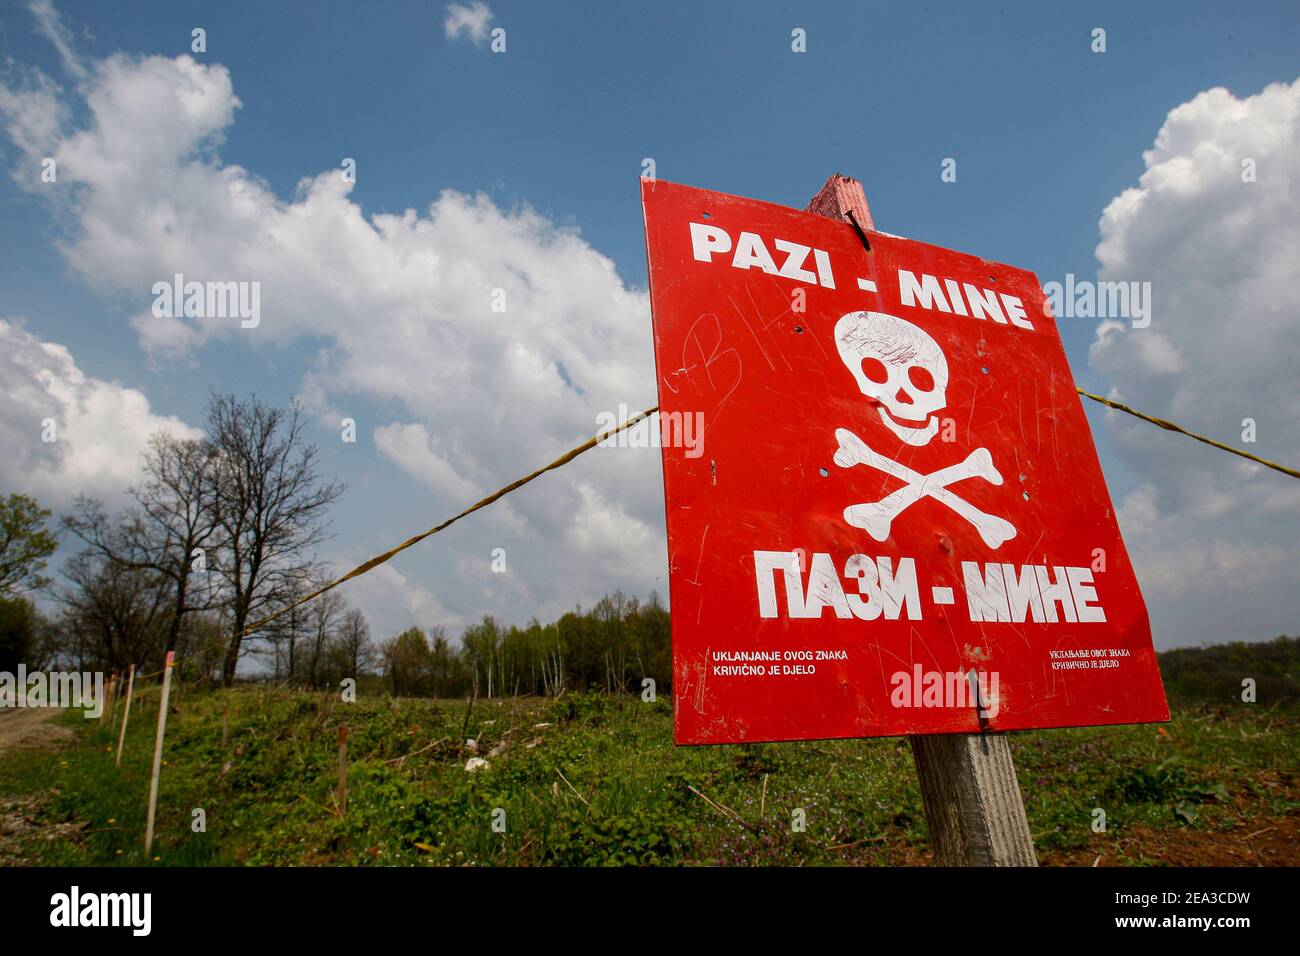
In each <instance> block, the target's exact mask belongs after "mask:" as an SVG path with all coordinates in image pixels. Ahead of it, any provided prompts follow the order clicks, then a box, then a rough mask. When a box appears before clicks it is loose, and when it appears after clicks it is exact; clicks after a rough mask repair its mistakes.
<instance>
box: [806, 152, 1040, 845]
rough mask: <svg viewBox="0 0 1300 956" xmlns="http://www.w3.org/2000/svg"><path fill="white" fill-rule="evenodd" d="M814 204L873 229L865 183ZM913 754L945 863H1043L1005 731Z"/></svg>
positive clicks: (841, 179)
mask: <svg viewBox="0 0 1300 956" xmlns="http://www.w3.org/2000/svg"><path fill="white" fill-rule="evenodd" d="M807 211H808V212H811V213H815V214H817V215H819V216H826V217H827V218H828V219H836V220H840V221H842V222H848V223H851V224H852V225H853V226H854V227H855V228H856V229H857V230H858V231H859V233H861V234H862V236H863V239H864V240H865V238H866V233H867V232H869V231H872V230H873V229H874V228H875V226H874V225H873V223H872V220H871V210H870V208H869V207H868V206H867V197H866V194H865V193H863V191H862V183H860V182H858V181H857V180H856V179H851V178H849V177H848V176H841V175H839V174H838V173H837V174H835V175H834V176H831V178H830V179H828V180H826V185H824V186H823V187H822V188H821V191H820V192H819V193H818V194H817V195H816V196H814V197H813V199H812V202H810V203H809V204H808V210H807ZM911 741H912V758H913V760H915V762H916V775H917V777H918V778H919V779H920V783H921V799H922V800H923V801H924V803H925V820H926V823H927V824H928V825H929V828H930V843H931V845H932V846H933V848H934V861H935V863H936V864H938V865H939V866H1037V865H1038V857H1037V856H1036V855H1035V854H1034V840H1033V837H1032V836H1031V835H1030V833H1029V820H1028V818H1026V816H1025V804H1024V801H1023V800H1021V798H1020V786H1019V784H1018V783H1017V782H1016V768H1015V764H1014V763H1012V761H1011V748H1010V747H1009V746H1008V745H1007V738H1006V736H1005V735H1004V734H998V733H987V734H927V735H924V736H914V737H912V738H911Z"/></svg>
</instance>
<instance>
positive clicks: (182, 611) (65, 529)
mask: <svg viewBox="0 0 1300 956" xmlns="http://www.w3.org/2000/svg"><path fill="white" fill-rule="evenodd" d="M205 426H206V427H205V429H204V434H203V435H202V436H201V437H198V438H186V437H178V436H175V435H171V434H166V433H160V434H157V435H154V436H153V437H152V438H151V439H150V441H149V443H148V447H147V449H146V451H145V452H144V454H143V456H142V460H141V463H140V464H141V468H140V474H141V478H140V482H139V483H138V484H137V485H135V486H133V487H131V488H129V489H128V490H127V501H126V504H125V506H124V507H122V508H120V509H118V510H117V511H114V512H110V511H109V510H108V509H106V508H105V505H104V503H103V502H102V501H99V500H97V499H94V498H88V497H79V498H77V499H76V501H75V503H74V504H73V506H72V508H71V509H70V511H69V513H67V514H65V515H63V516H62V518H61V519H60V520H59V522H58V527H59V529H60V531H61V532H62V535H63V537H64V539H65V541H66V542H67V543H69V544H71V545H72V546H73V547H74V548H75V549H76V550H75V552H74V553H73V554H71V555H70V556H69V557H68V558H67V559H66V560H65V561H64V563H63V567H62V569H61V574H62V580H61V581H60V582H58V583H55V582H52V581H51V580H50V579H49V578H48V577H46V575H45V574H44V573H43V572H44V570H45V569H46V566H47V563H48V559H49V558H50V556H51V555H52V554H53V553H54V552H55V549H56V548H57V547H58V545H59V540H58V536H56V534H54V533H53V532H51V531H50V530H49V528H48V527H47V525H48V523H49V521H50V518H51V513H50V512H49V511H48V510H45V509H43V508H41V507H40V505H39V504H38V503H37V502H35V501H33V500H32V499H31V498H27V497H24V496H22V495H10V496H9V497H8V498H7V499H0V670H7V671H14V670H15V669H16V668H17V665H18V663H20V662H22V663H26V665H27V667H28V669H29V670H38V669H47V670H48V669H53V668H66V669H76V670H105V671H124V670H126V668H127V666H128V665H130V664H135V665H136V667H137V668H138V669H140V670H142V671H146V672H147V671H153V670H157V669H159V668H160V667H161V664H162V661H163V659H164V658H165V657H166V654H167V652H168V651H175V652H176V655H177V659H178V661H179V662H180V664H179V666H180V667H181V671H182V674H183V675H184V676H186V677H187V678H188V679H191V680H202V679H210V680H213V681H216V682H220V683H221V684H223V685H225V686H227V687H228V686H230V685H231V684H232V683H233V681H234V679H235V675H236V671H237V668H238V666H239V663H240V661H241V659H244V658H246V657H247V656H249V655H256V656H258V657H260V658H261V662H262V672H263V673H264V674H266V675H267V676H270V677H272V678H274V679H275V680H277V681H288V682H289V683H291V684H293V685H295V686H306V687H318V688H324V687H337V686H338V682H339V681H340V680H341V679H342V678H344V677H356V678H360V677H362V676H364V675H371V676H372V678H375V679H377V678H382V679H383V681H384V682H385V684H386V685H387V686H388V688H389V689H390V690H391V691H392V693H394V694H398V695H422V696H435V697H449V696H463V695H481V696H485V697H496V696H503V695H508V694H513V693H516V692H518V693H522V694H550V695H555V694H559V693H562V692H564V691H566V690H587V689H601V690H605V691H608V692H616V691H639V690H640V689H641V686H642V681H643V680H644V679H645V678H647V677H649V678H652V679H653V680H654V681H655V683H656V688H657V690H659V691H661V692H667V691H668V690H669V689H670V685H671V681H672V659H671V648H670V638H669V633H670V632H669V619H668V611H667V610H666V609H665V608H664V607H663V605H662V604H661V603H660V601H659V598H658V596H657V595H655V594H653V593H652V594H651V596H650V599H649V600H648V601H646V602H641V601H639V600H637V599H636V598H628V597H626V596H625V595H623V594H622V593H621V592H616V593H614V594H612V595H607V596H606V597H604V598H602V599H601V600H600V601H598V602H597V603H596V604H595V606H594V607H592V608H590V609H589V610H587V611H583V610H582V609H581V608H579V609H575V610H574V611H572V612H570V613H567V614H565V615H563V616H562V617H561V618H560V619H559V620H558V621H555V622H553V623H550V624H545V625H543V624H541V623H539V622H538V621H536V620H534V621H533V622H531V623H530V624H529V625H528V626H526V627H522V628H521V627H516V626H504V625H502V624H501V623H499V622H498V621H497V620H496V619H494V618H492V617H490V616H489V617H484V618H483V619H482V620H481V621H479V622H478V623H476V624H473V625H471V626H469V627H467V628H466V629H465V630H464V632H463V634H462V635H461V636H460V639H459V641H456V640H454V639H453V638H451V637H450V636H449V635H448V633H447V631H446V629H445V628H444V627H442V626H441V625H437V624H435V625H433V626H431V627H429V629H428V630H427V631H425V630H422V629H421V628H419V627H411V628H408V629H407V630H405V631H403V632H402V633H400V634H397V635H395V636H393V637H391V638H390V639H388V640H387V641H384V642H383V643H382V644H379V645H376V644H375V643H374V642H373V641H372V640H371V635H370V628H369V625H368V624H367V622H366V619H365V616H364V615H363V614H362V613H361V611H360V610H358V609H356V608H352V607H349V606H348V603H347V601H346V600H345V598H344V597H343V595H342V594H341V593H340V592H339V591H329V592H326V593H325V594H323V595H321V596H320V597H318V598H316V599H315V600H313V601H310V602H308V603H306V604H303V605H301V606H298V607H293V604H294V603H295V602H296V601H297V600H299V599H300V598H301V597H302V596H303V595H305V594H307V593H309V592H311V591H313V590H315V589H316V588H318V587H319V586H320V585H321V584H323V583H324V582H325V581H326V580H328V578H329V576H330V569H329V568H328V567H325V566H324V565H322V564H321V563H320V562H319V561H318V560H317V557H316V550H317V547H318V546H319V545H320V544H321V543H322V542H323V541H325V540H326V529H327V518H328V511H329V508H330V506H331V505H332V504H333V503H334V501H335V500H336V499H337V498H338V496H339V495H340V494H341V493H342V490H343V489H342V486H341V485H340V484H338V483H337V482H333V481H328V480H325V479H324V478H322V477H321V475H320V474H319V472H318V469H317V449H316V447H315V446H314V445H311V444H310V443H308V442H307V441H306V440H305V438H304V432H303V426H304V423H303V421H302V417H301V411H300V408H299V407H298V406H297V404H294V405H291V406H290V407H289V408H287V409H282V408H276V407H273V406H270V405H267V404H265V403H264V402H261V401H259V400H258V399H257V398H256V397H250V398H248V399H239V398H236V397H235V396H233V395H214V396H213V397H212V399H211V400H210V401H209V403H208V405H207V408H206V410H205ZM36 591H42V592H43V593H46V594H48V595H49V596H50V597H51V598H52V599H53V602H54V605H55V607H57V609H58V611H57V614H56V615H54V616H53V617H50V618H47V617H46V616H45V615H43V614H41V613H40V612H39V611H38V609H37V608H36V607H35V606H34V604H33V603H32V602H31V600H30V599H29V598H28V595H29V594H30V593H33V592H36ZM286 609H287V610H286ZM280 610H284V613H283V614H282V615H281V616H280V617H278V618H277V619H276V620H275V621H273V622H271V623H270V624H269V625H267V626H266V627H264V628H262V629H260V630H259V631H257V632H255V633H254V634H253V635H251V638H250V641H251V643H250V642H246V641H245V639H244V638H243V637H242V636H241V635H242V632H243V631H244V629H245V628H246V627H247V626H248V625H249V624H250V623H252V622H255V621H258V620H260V619H262V618H263V617H265V616H268V615H270V614H273V613H275V612H277V611H280Z"/></svg>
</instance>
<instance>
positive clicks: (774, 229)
mask: <svg viewBox="0 0 1300 956" xmlns="http://www.w3.org/2000/svg"><path fill="white" fill-rule="evenodd" d="M642 201H643V204H644V208H645V217H646V245H647V250H648V255H649V260H650V299H651V307H652V310H653V314H654V334H655V357H656V365H657V376H658V383H659V405H660V413H659V414H660V429H661V438H662V447H663V459H664V488H665V494H666V499H667V509H668V547H669V564H670V582H669V588H670V593H671V599H672V611H673V613H672V621H673V625H672V626H673V674H674V700H675V707H676V737H677V741H678V743H683V744H704V743H726V742H735V741H757V740H805V739H818V738H831V737H871V736H887V735H895V734H914V733H917V734H924V733H972V732H979V731H981V730H994V731H1001V730H1023V729H1028V728H1033V727H1063V726H1077V725H1084V724H1113V723H1133V722H1143V721H1159V720H1167V719H1168V716H1169V712H1168V708H1167V706H1166V704H1165V697H1164V690H1163V688H1162V686H1161V683H1160V674H1159V671H1158V669H1157V666H1156V659H1155V654H1154V652H1153V650H1152V646H1151V628H1150V624H1149V622H1148V620H1147V612H1146V606H1145V604H1144V603H1143V600H1142V595H1141V592H1140V591H1139V589H1138V584H1137V579H1136V577H1135V576H1134V573H1133V567H1132V565H1131V564H1130V562H1129V557H1128V553H1127V552H1126V551H1125V548H1124V542H1123V541H1122V540H1121V538H1120V533H1119V527H1118V525H1117V523H1116V520H1115V514H1114V509H1113V507H1112V505H1111V501H1110V496H1109V494H1108V493H1107V491H1106V485H1105V481H1104V479H1103V478H1102V473H1101V467H1100V464H1099V462H1098V460H1097V453H1096V450H1095V449H1094V447H1093V444H1092V437H1091V433H1090V431H1089V428H1088V424H1087V421H1086V419H1085V418H1084V413H1083V409H1082V407H1081V406H1080V402H1079V398H1078V396H1077V395H1076V393H1075V390H1074V380H1073V378H1072V376H1071V374H1070V368H1069V365H1068V364H1067V362H1066V357H1065V351H1064V349H1063V347H1062V345H1061V339H1060V335H1059V333H1058V331H1057V328H1056V323H1055V321H1054V320H1053V318H1052V317H1051V314H1050V310H1049V309H1048V308H1047V306H1046V305H1045V296H1044V295H1043V292H1042V290H1041V289H1040V287H1039V285H1038V281H1037V279H1036V278H1035V277H1034V275H1033V274H1032V273H1029V272H1025V271H1024V270H1021V269H1016V268H1012V267H1010V266H1005V265H1000V264H997V263H991V262H988V261H986V260H984V259H980V258H979V257H977V256H970V255H965V254H963V253H959V252H953V251H951V250H948V249H941V248H938V247H936V246H929V245H925V244H924V243H920V242H913V241H910V240H907V239H899V238H897V237H894V236H889V235H885V234H882V233H876V232H867V233H859V232H858V230H857V229H856V228H855V227H854V226H852V225H850V224H848V223H840V222H836V221H833V220H830V219H827V218H824V217H821V216H816V215H812V214H810V213H805V212H799V211H796V210H793V209H788V208H785V207H782V206H776V205H772V204H770V203H764V202H757V201H754V200H750V199H741V198H738V197H736V196H728V195H725V194H721V193H715V192H708V191H705V190H700V189H692V188H690V187H686V186H679V185H675V184H672V183H666V182H662V181H650V180H645V181H643V182H642ZM864 240H865V241H864ZM683 439H685V440H683Z"/></svg>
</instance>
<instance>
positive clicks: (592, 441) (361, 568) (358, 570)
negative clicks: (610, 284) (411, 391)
mask: <svg viewBox="0 0 1300 956" xmlns="http://www.w3.org/2000/svg"><path fill="white" fill-rule="evenodd" d="M657 411H659V406H658V405H656V406H655V407H654V408H647V409H646V410H645V411H644V412H642V413H641V414H639V415H633V416H632V417H631V418H629V419H628V420H627V421H625V422H623V424H621V425H617V426H615V427H614V428H611V429H610V430H609V431H606V432H601V433H600V434H599V435H596V436H595V437H594V438H588V439H587V440H586V441H585V442H583V443H582V444H581V445H579V446H578V447H577V448H574V449H572V450H570V451H567V452H565V453H564V454H563V455H561V456H560V457H559V458H557V459H555V461H553V462H551V463H550V464H549V465H547V466H546V467H544V468H538V469H537V470H536V471H534V472H533V473H532V474H528V475H525V476H524V477H522V478H520V479H519V480H518V481H512V482H511V483H510V484H508V485H506V486H505V487H504V488H501V489H500V490H498V491H494V492H492V494H490V495H488V496H487V497H486V498H484V499H483V500H482V501H480V502H478V503H476V504H472V505H470V506H469V507H468V508H466V509H465V510H464V511H462V512H461V513H460V514H458V515H453V516H452V517H450V518H448V519H447V520H446V521H444V522H443V523H442V524H440V525H435V526H434V527H432V528H430V529H429V530H428V531H425V532H422V533H421V534H417V535H416V536H415V537H413V538H407V539H406V540H405V541H403V542H402V543H401V544H399V545H398V546H397V547H395V548H393V549H391V550H389V551H385V552H384V553H383V554H381V555H378V556H376V557H373V558H371V559H370V560H369V561H367V562H366V563H365V564H358V565H357V566H356V567H355V568H353V569H352V570H351V571H349V572H348V573H347V574H345V575H343V577H341V578H338V579H336V580H334V581H331V582H330V583H329V584H326V585H325V586H324V587H320V588H317V589H316V590H315V591H312V592H311V594H308V595H307V596H306V597H303V598H299V599H298V600H297V601H294V602H293V603H292V604H290V605H288V606H287V607H282V608H280V610H278V611H276V612H275V613H274V614H272V615H270V616H269V617H264V618H262V619H261V620H260V621H257V622H256V623H254V624H250V625H248V627H246V628H244V629H243V631H241V632H240V636H241V637H242V636H245V635H247V634H251V633H252V632H253V631H256V630H258V629H259V628H262V627H265V626H266V625H267V624H270V623H271V622H272V621H274V620H275V619H276V618H277V617H279V616H280V615H281V614H287V613H288V612H289V611H292V610H293V609H294V608H296V607H299V606H300V605H303V604H306V603H307V602H308V601H310V600H312V599H313V598H318V597H320V596H321V595H322V594H324V593H325V592H326V591H330V590H333V589H334V588H336V587H338V586H339V585H340V584H342V583H343V582H344V581H350V580H352V579H353V578H356V577H360V576H361V575H363V574H365V573H366V572H367V571H369V570H370V569H371V568H377V567H379V565H381V564H383V563H384V562H385V561H387V560H388V559H389V558H391V557H393V556H394V555H395V554H398V553H399V552H402V551H405V550H406V549H407V548H409V547H411V546H412V545H416V544H419V543H420V542H421V541H423V540H424V539H425V538H427V537H429V535H431V534H437V533H438V532H439V531H442V530H443V529H445V528H448V527H450V526H451V525H453V524H455V523H456V522H457V521H459V520H460V519H461V518H464V517H465V516H466V515H471V514H473V513H474V512H475V511H478V510H479V509H480V508H486V507H487V506H488V505H490V504H492V503H493V502H494V501H496V500H497V499H499V498H503V497H505V496H506V495H508V494H510V492H512V491H514V490H515V489H516V488H522V487H523V486H524V485H526V484H528V483H529V482H530V481H532V480H533V479H534V478H537V477H539V476H541V475H544V474H546V473H547V472H548V471H554V470H555V469H556V468H560V467H562V466H564V465H567V464H568V463H569V462H571V461H573V459H575V458H577V457H578V456H579V455H581V454H582V453H583V452H585V451H590V450H591V449H593V448H595V447H596V446H597V445H598V444H600V443H601V442H603V441H604V440H605V439H606V438H609V437H610V436H612V435H616V434H618V433H619V432H621V431H623V430H624V429H626V428H631V427H632V426H633V425H635V424H636V423H637V422H639V421H642V420H644V419H646V418H649V417H650V416H651V415H653V414H654V413H655V412H657Z"/></svg>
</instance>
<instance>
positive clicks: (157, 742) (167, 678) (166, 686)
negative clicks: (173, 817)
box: [144, 651, 176, 856]
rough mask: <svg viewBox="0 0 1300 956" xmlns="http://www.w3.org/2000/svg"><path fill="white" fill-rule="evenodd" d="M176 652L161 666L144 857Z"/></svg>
mask: <svg viewBox="0 0 1300 956" xmlns="http://www.w3.org/2000/svg"><path fill="white" fill-rule="evenodd" d="M175 660H176V652H175V651H168V652H167V663H166V664H164V665H163V682H162V700H161V701H160V702H159V704H158V736H157V737H156V738H155V739H154V742H153V776H152V778H150V780H149V817H148V819H147V821H146V822H145V825H144V855H145V856H148V855H149V854H150V853H151V852H153V822H154V815H155V813H156V811H157V809H158V774H159V771H161V770H162V751H163V735H164V734H165V733H167V699H168V698H169V697H171V693H172V667H173V666H174V664H175Z"/></svg>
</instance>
